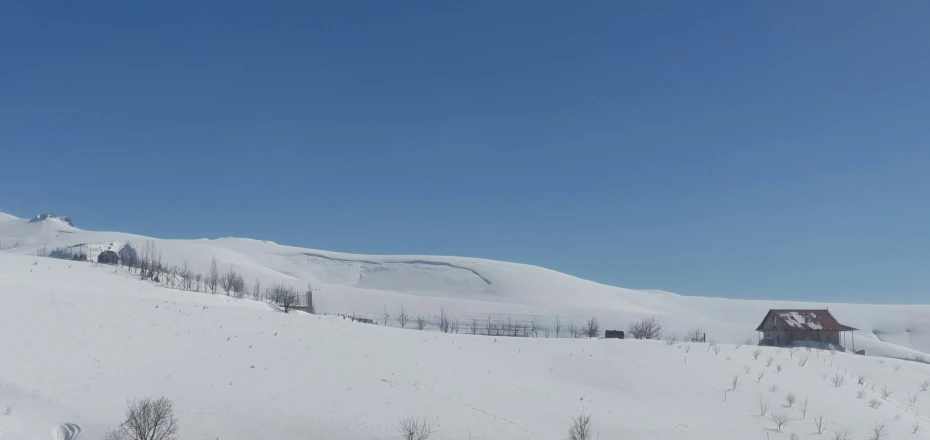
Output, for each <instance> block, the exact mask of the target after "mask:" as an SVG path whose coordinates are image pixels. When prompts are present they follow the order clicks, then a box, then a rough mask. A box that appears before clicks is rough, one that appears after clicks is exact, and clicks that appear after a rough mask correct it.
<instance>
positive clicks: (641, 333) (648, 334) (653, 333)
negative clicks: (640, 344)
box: [630, 316, 662, 339]
mask: <svg viewBox="0 0 930 440" xmlns="http://www.w3.org/2000/svg"><path fill="white" fill-rule="evenodd" d="M630 336H632V337H633V338H635V339H659V338H661V337H662V324H659V320H658V319H656V317H655V316H650V317H647V318H643V319H640V320H639V321H636V322H634V323H632V324H630Z"/></svg>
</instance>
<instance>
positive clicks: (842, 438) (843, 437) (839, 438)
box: [833, 430, 849, 440]
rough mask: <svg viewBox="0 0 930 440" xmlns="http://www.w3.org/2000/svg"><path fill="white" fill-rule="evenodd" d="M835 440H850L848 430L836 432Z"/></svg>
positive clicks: (834, 433)
mask: <svg viewBox="0 0 930 440" xmlns="http://www.w3.org/2000/svg"><path fill="white" fill-rule="evenodd" d="M833 440H849V431H846V430H842V431H839V430H838V431H834V432H833Z"/></svg>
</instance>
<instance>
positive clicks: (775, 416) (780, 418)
mask: <svg viewBox="0 0 930 440" xmlns="http://www.w3.org/2000/svg"><path fill="white" fill-rule="evenodd" d="M772 422H774V423H775V428H777V429H778V430H779V431H781V428H782V427H783V426H785V425H786V424H788V416H787V415H785V413H772Z"/></svg>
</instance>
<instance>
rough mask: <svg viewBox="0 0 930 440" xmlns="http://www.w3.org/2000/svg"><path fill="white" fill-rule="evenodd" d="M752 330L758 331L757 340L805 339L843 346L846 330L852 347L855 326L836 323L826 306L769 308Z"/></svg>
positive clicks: (786, 341) (787, 341)
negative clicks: (820, 307)
mask: <svg viewBox="0 0 930 440" xmlns="http://www.w3.org/2000/svg"><path fill="white" fill-rule="evenodd" d="M756 331H757V332H760V333H761V334H762V338H761V339H760V342H761V341H768V342H769V343H771V344H774V345H779V346H786V345H791V344H793V343H795V342H800V341H805V342H818V343H824V344H833V345H836V346H843V347H845V346H846V334H847V332H849V333H850V340H851V342H852V348H853V350H855V349H856V342H855V339H854V338H855V333H854V332H855V331H856V329H855V328H852V327H850V326H848V325H843V324H840V323H839V322H838V321H837V320H836V318H834V317H833V315H832V314H831V313H830V311H829V310H800V309H772V310H769V312H768V314H766V315H765V319H763V320H762V323H761V324H759V327H758V328H757V329H756Z"/></svg>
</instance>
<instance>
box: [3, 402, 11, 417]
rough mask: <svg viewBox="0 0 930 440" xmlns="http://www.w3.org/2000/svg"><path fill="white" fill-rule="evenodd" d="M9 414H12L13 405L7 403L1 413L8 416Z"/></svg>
mask: <svg viewBox="0 0 930 440" xmlns="http://www.w3.org/2000/svg"><path fill="white" fill-rule="evenodd" d="M10 414H13V405H7V406H6V409H5V410H3V415H5V416H8V415H10Z"/></svg>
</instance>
